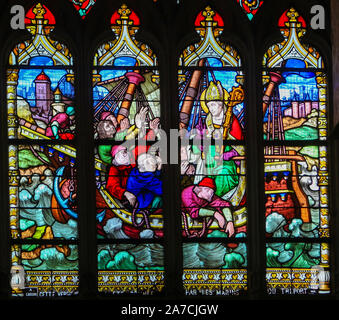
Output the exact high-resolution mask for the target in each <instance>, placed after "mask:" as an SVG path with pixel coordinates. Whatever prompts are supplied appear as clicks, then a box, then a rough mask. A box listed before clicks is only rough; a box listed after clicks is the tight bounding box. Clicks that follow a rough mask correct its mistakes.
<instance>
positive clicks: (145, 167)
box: [126, 153, 162, 211]
mask: <svg viewBox="0 0 339 320" xmlns="http://www.w3.org/2000/svg"><path fill="white" fill-rule="evenodd" d="M137 164H138V166H137V167H135V168H134V169H133V170H132V171H131V173H130V175H129V177H128V180H127V186H126V190H127V191H128V192H131V193H132V194H134V195H135V196H136V198H137V201H138V211H139V210H141V209H146V208H147V209H149V210H150V211H154V210H156V209H157V208H160V207H161V205H162V198H161V197H162V180H161V179H160V173H161V171H160V170H161V160H160V158H159V157H156V156H153V155H151V154H148V153H143V154H141V155H139V156H138V159H137Z"/></svg>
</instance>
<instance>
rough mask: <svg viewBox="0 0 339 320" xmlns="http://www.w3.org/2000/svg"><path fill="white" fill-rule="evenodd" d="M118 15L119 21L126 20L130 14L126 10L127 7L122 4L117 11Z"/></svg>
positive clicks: (128, 10)
mask: <svg viewBox="0 0 339 320" xmlns="http://www.w3.org/2000/svg"><path fill="white" fill-rule="evenodd" d="M118 13H119V14H120V19H122V20H128V16H129V15H130V14H131V10H130V9H128V7H127V5H125V4H123V5H122V6H121V8H120V9H119V10H118Z"/></svg>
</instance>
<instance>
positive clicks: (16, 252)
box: [7, 3, 78, 297]
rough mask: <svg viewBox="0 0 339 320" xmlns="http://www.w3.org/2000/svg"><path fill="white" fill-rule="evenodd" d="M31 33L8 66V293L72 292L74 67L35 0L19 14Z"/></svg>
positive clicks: (75, 265)
mask: <svg viewBox="0 0 339 320" xmlns="http://www.w3.org/2000/svg"><path fill="white" fill-rule="evenodd" d="M25 23H26V29H27V30H28V31H29V32H30V33H31V35H32V37H31V39H30V40H24V41H22V42H20V43H18V44H17V45H16V46H15V47H14V48H13V50H12V51H11V54H10V57H9V67H8V69H7V115H8V116H7V117H8V138H9V140H8V142H9V147H8V158H9V171H8V174H9V203H10V208H9V210H10V212H9V215H10V231H11V245H12V261H11V263H12V270H14V271H15V272H17V271H19V273H20V272H22V271H23V272H24V274H25V277H24V283H21V284H19V285H18V286H16V285H15V283H14V284H13V283H12V288H13V292H12V294H13V296H30V297H46V296H49V297H51V296H64V295H75V294H77V293H78V249H77V248H78V246H77V237H78V232H77V199H76V193H77V192H76V191H77V184H76V163H75V162H76V150H75V148H74V145H73V139H74V129H75V122H74V117H75V110H76V109H77V108H76V106H75V104H74V94H75V93H74V73H73V69H72V68H73V67H72V65H73V61H72V55H71V53H70V51H69V49H68V48H67V47H66V46H65V45H64V44H62V43H60V42H59V41H57V40H55V39H54V38H52V36H51V32H52V31H53V29H54V26H55V19H54V16H53V14H52V13H51V12H50V11H49V9H48V8H47V7H46V6H44V5H41V4H40V3H39V4H37V5H35V6H34V7H33V8H31V9H30V10H29V11H28V12H27V14H26V19H25Z"/></svg>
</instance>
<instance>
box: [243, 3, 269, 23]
mask: <svg viewBox="0 0 339 320" xmlns="http://www.w3.org/2000/svg"><path fill="white" fill-rule="evenodd" d="M237 1H238V3H239V4H240V6H241V7H242V8H243V10H244V11H245V12H246V14H247V17H248V19H250V20H252V19H253V17H254V15H255V14H256V13H257V12H258V10H259V8H260V7H261V6H262V4H263V3H264V1H263V0H237Z"/></svg>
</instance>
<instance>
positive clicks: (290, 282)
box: [263, 8, 330, 294]
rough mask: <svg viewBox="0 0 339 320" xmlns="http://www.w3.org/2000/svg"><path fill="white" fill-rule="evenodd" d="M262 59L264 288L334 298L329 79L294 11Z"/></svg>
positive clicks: (283, 19) (285, 16)
mask: <svg viewBox="0 0 339 320" xmlns="http://www.w3.org/2000/svg"><path fill="white" fill-rule="evenodd" d="M278 26H279V28H280V30H281V33H282V35H283V39H284V40H283V41H282V42H281V43H277V44H274V45H273V46H271V47H270V48H269V49H268V51H267V52H266V54H265V56H264V60H263V69H264V71H263V85H264V99H263V113H264V120H263V132H264V141H265V150H264V154H265V163H264V168H265V198H266V200H265V201H266V202H265V217H266V235H267V240H266V241H267V289H268V292H269V293H270V294H317V293H328V292H329V281H330V279H329V275H330V273H329V266H330V265H329V243H328V241H329V237H330V233H329V199H328V150H327V136H328V133H327V113H328V97H327V73H326V70H325V66H324V62H323V59H322V57H321V55H320V53H319V51H318V50H317V49H316V48H314V47H312V46H309V45H307V44H302V43H301V38H302V37H303V36H304V34H305V33H306V30H307V26H306V22H305V20H304V19H303V18H302V17H301V16H300V15H299V14H298V12H297V11H296V10H295V9H293V8H291V9H289V10H287V11H285V12H284V14H283V15H282V16H281V18H280V20H279V23H278Z"/></svg>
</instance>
